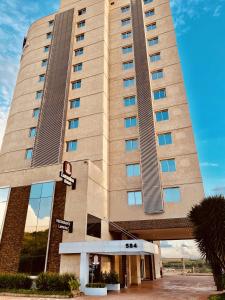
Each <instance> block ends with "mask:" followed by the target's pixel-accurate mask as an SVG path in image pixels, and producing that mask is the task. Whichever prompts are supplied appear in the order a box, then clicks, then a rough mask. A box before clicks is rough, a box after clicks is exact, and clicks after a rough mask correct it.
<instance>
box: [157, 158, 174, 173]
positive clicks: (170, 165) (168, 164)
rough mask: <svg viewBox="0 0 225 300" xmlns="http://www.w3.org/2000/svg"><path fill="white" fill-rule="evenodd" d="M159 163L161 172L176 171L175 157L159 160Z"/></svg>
mask: <svg viewBox="0 0 225 300" xmlns="http://www.w3.org/2000/svg"><path fill="white" fill-rule="evenodd" d="M160 163H161V169H162V172H175V171H176V163H175V159H165V160H161V161H160Z"/></svg>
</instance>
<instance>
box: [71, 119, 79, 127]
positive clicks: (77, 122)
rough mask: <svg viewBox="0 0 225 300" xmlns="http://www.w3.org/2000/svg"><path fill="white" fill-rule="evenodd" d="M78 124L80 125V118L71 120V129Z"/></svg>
mask: <svg viewBox="0 0 225 300" xmlns="http://www.w3.org/2000/svg"><path fill="white" fill-rule="evenodd" d="M78 126H79V119H72V120H69V129H74V128H78Z"/></svg>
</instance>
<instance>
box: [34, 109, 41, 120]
mask: <svg viewBox="0 0 225 300" xmlns="http://www.w3.org/2000/svg"><path fill="white" fill-rule="evenodd" d="M39 114H40V108H35V109H34V110H33V118H35V119H38V117H39Z"/></svg>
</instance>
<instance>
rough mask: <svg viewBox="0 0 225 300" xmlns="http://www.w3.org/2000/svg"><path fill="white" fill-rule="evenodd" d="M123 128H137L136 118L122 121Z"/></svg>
mask: <svg viewBox="0 0 225 300" xmlns="http://www.w3.org/2000/svg"><path fill="white" fill-rule="evenodd" d="M124 125H125V128H130V127H135V126H137V117H130V118H126V119H125V120H124Z"/></svg>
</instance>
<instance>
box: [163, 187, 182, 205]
mask: <svg viewBox="0 0 225 300" xmlns="http://www.w3.org/2000/svg"><path fill="white" fill-rule="evenodd" d="M163 198H164V201H165V202H167V203H171V202H175V203H177V202H180V200H181V193H180V188H179V187H174V188H165V189H163Z"/></svg>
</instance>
